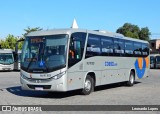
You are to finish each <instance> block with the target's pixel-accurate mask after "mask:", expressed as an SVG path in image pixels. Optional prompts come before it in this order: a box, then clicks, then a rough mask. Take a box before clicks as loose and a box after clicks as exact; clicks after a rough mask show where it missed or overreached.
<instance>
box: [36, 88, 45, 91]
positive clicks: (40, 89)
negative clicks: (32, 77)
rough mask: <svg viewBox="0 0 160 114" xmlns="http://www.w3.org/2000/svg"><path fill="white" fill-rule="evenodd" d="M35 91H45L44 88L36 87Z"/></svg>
mask: <svg viewBox="0 0 160 114" xmlns="http://www.w3.org/2000/svg"><path fill="white" fill-rule="evenodd" d="M35 90H39V91H43V87H35Z"/></svg>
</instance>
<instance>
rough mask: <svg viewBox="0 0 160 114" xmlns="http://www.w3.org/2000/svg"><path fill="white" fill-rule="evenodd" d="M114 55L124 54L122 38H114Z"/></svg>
mask: <svg viewBox="0 0 160 114" xmlns="http://www.w3.org/2000/svg"><path fill="white" fill-rule="evenodd" d="M114 55H115V56H124V40H121V39H114Z"/></svg>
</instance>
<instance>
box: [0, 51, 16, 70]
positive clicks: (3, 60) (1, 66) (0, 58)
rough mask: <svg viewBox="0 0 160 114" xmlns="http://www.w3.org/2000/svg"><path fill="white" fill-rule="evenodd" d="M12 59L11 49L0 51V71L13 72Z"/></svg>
mask: <svg viewBox="0 0 160 114" xmlns="http://www.w3.org/2000/svg"><path fill="white" fill-rule="evenodd" d="M13 63H14V58H13V53H12V50H11V49H0V70H1V71H6V70H7V71H8V70H13V67H14V64H13Z"/></svg>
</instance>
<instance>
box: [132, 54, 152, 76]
mask: <svg viewBox="0 0 160 114" xmlns="http://www.w3.org/2000/svg"><path fill="white" fill-rule="evenodd" d="M134 65H135V69H136V73H137V76H138V78H142V77H143V76H144V73H145V69H146V68H148V66H149V58H148V57H146V58H142V57H141V58H138V59H136V61H135V64H134Z"/></svg>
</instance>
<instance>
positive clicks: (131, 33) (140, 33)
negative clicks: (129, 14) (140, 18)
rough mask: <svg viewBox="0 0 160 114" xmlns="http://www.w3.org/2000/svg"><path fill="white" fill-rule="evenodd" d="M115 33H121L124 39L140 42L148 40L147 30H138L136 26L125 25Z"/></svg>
mask: <svg viewBox="0 0 160 114" xmlns="http://www.w3.org/2000/svg"><path fill="white" fill-rule="evenodd" d="M116 32H117V33H121V34H123V35H124V36H126V37H131V38H136V39H141V40H149V35H150V32H149V29H148V28H147V27H145V28H141V29H140V28H139V27H138V26H137V25H133V24H130V23H125V24H124V25H123V26H122V27H119V28H118V29H117V31H116Z"/></svg>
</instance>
